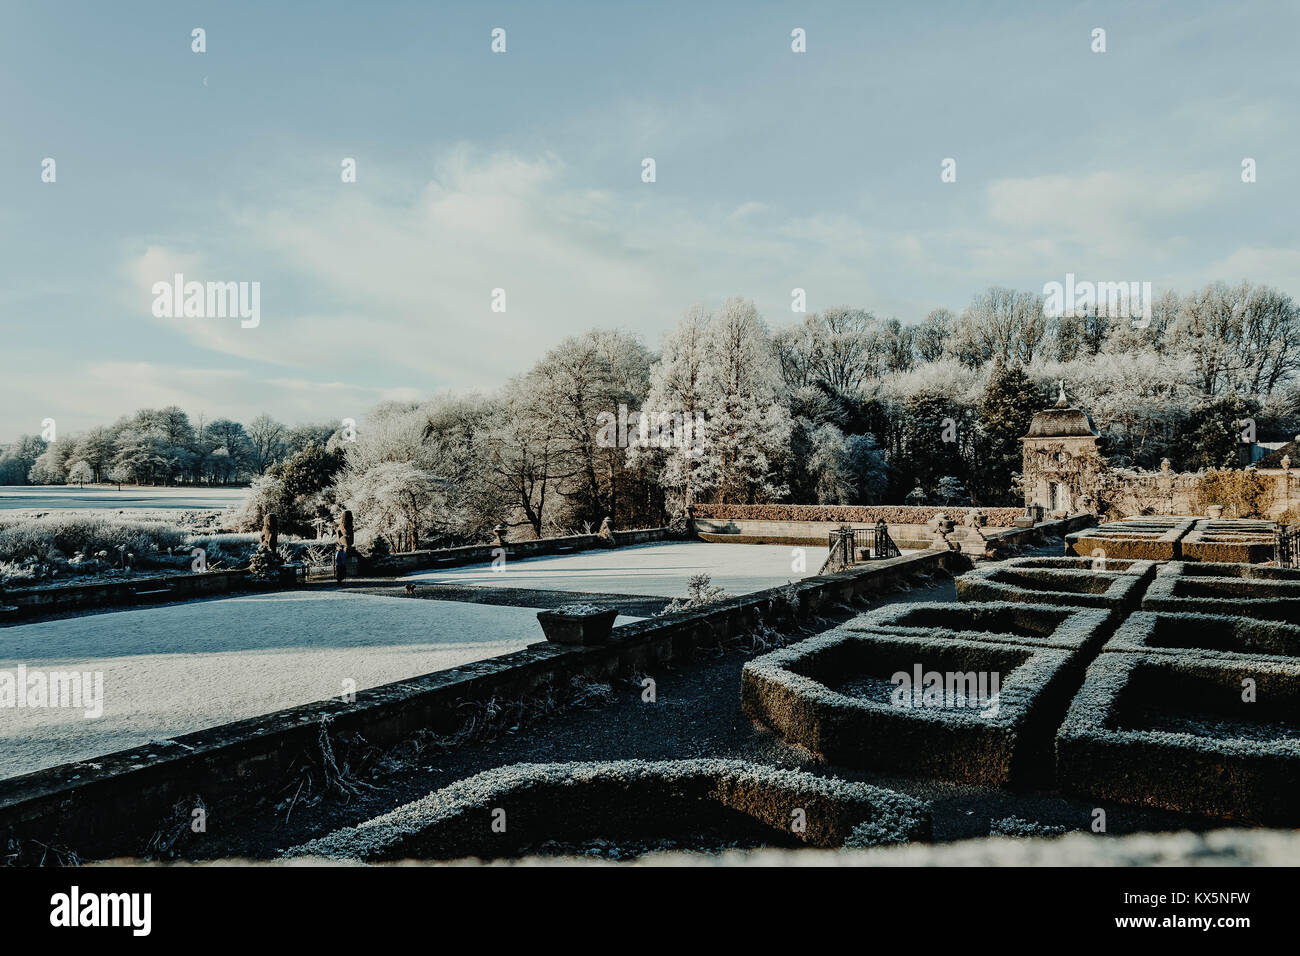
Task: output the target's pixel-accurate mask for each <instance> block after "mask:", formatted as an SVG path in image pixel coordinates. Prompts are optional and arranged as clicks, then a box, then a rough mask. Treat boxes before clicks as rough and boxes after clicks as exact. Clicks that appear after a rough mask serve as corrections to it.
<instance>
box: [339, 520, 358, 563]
mask: <svg viewBox="0 0 1300 956" xmlns="http://www.w3.org/2000/svg"><path fill="white" fill-rule="evenodd" d="M352 541H353V535H352V512H351V511H345V512H343V514H341V515H339V525H338V544H339V547H340V548H342V549H343V550H344V551H346V552H347V553H348V554H349V555H352V554H353V553H354V552H355V548H354V547H353V545H352Z"/></svg>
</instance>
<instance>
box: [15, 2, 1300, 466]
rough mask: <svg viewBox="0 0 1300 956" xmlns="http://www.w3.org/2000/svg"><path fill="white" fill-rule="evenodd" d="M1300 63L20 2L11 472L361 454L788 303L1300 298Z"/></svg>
mask: <svg viewBox="0 0 1300 956" xmlns="http://www.w3.org/2000/svg"><path fill="white" fill-rule="evenodd" d="M195 28H202V29H203V30H204V31H205V33H206V37H205V39H206V48H207V49H206V52H203V53H196V52H194V51H193V50H192V48H191V47H192V42H193V40H192V31H193V30H194V29H195ZM496 28H500V29H503V30H505V43H506V50H505V52H504V53H494V52H493V51H492V49H491V45H492V31H493V30H494V29H496ZM796 28H798V29H802V30H803V31H805V35H806V52H803V53H796V52H794V51H793V50H792V49H791V45H792V39H791V32H792V31H793V30H795V29H796ZM1097 28H1101V29H1104V30H1105V43H1106V50H1105V52H1104V53H1097V52H1093V49H1092V47H1093V45H1094V39H1093V31H1094V30H1095V29H1097ZM1297 35H1300V3H1295V2H1276V0H1272V2H1250V0H1244V2H1234V3H1232V4H1222V3H1198V2H1187V0H1183V2H1175V3H1159V2H1144V3H1141V4H1132V3H1127V2H1125V3H1113V4H1111V3H1078V4H1072V3H1063V2H1053V3H1048V4H1044V3H1040V2H1024V3H997V2H981V3H940V2H925V0H918V2H914V3H906V4H899V3H893V2H891V3H876V2H855V3H842V4H840V3H819V2H815V0H811V2H807V0H806V2H799V3H786V4H780V3H754V2H750V3H724V2H717V3H700V2H688V3H675V2H656V3H632V2H620V3H579V2H565V3H556V2H551V3H547V2H540V0H531V2H526V3H516V4H509V3H468V2H467V3H437V4H435V3H429V2H424V3H399V2H384V0H374V2H366V3H361V2H353V3H331V2H323V3H312V4H307V3H288V2H286V3H276V4H267V3H263V2H256V3H244V2H225V0H223V2H221V3H186V2H169V3H161V2H159V3H147V2H127V3H120V4H119V3H113V4H105V3H95V2H83V3H77V2H59V3H36V2H30V3H29V2H14V0H7V2H5V3H4V4H3V5H0V130H2V131H3V135H0V263H3V265H2V266H0V443H2V442H6V441H10V440H12V439H14V438H16V437H17V436H18V435H19V434H23V433H37V432H39V431H40V430H41V423H42V420H43V419H46V418H54V419H55V420H56V422H57V423H58V428H59V430H60V431H61V432H63V433H64V434H67V433H68V432H76V431H80V430H82V429H84V428H87V427H90V426H92V425H95V424H108V423H111V422H112V421H113V420H114V419H116V418H117V417H118V416H120V415H122V414H126V413H129V412H132V411H134V410H135V409H137V408H140V407H158V406H163V405H171V404H176V405H180V406H181V407H183V408H185V409H186V410H187V411H188V412H189V413H190V415H191V417H198V416H200V415H201V416H203V417H204V418H205V419H206V420H209V421H210V420H212V419H213V418H217V417H230V418H235V419H237V420H242V421H245V422H246V421H248V420H250V419H252V418H253V417H254V416H256V415H257V414H259V413H261V412H268V413H270V414H272V415H274V416H276V417H277V418H280V419H282V420H284V421H286V422H288V423H290V424H292V423H296V422H302V421H324V420H329V419H337V418H347V417H351V418H354V419H357V420H362V419H363V418H364V415H365V413H366V411H367V410H368V409H369V408H371V407H373V406H374V405H375V404H377V403H378V402H380V401H384V400H389V399H399V400H415V399H420V398H425V397H429V396H432V395H434V394H437V393H440V392H446V391H458V392H460V391H473V390H477V391H481V392H489V391H492V390H494V389H496V388H498V387H500V386H501V385H502V384H503V383H504V382H505V381H506V380H507V379H508V378H509V377H510V376H512V375H514V374H516V373H518V372H522V371H524V370H526V369H527V368H528V367H529V366H530V365H532V364H533V363H534V362H535V361H536V360H537V359H538V358H540V357H541V355H542V354H543V353H544V352H545V351H546V350H547V349H548V348H550V347H552V346H554V345H556V344H558V343H559V342H560V341H561V340H563V339H564V338H565V337H566V336H569V335H574V334H578V333H581V332H582V331H585V330H586V329H589V328H593V327H617V328H622V329H625V330H628V331H631V332H634V333H637V334H639V335H640V336H641V337H642V338H643V340H644V341H645V343H646V344H647V345H648V346H650V347H651V348H657V347H658V345H659V342H660V339H661V336H662V335H663V333H664V332H665V331H666V330H667V329H669V328H670V327H671V326H672V325H673V324H674V323H676V322H677V321H678V320H679V319H680V318H681V316H682V315H683V314H684V313H685V311H686V310H687V309H688V308H689V307H690V306H692V305H695V304H701V305H704V306H706V307H714V306H717V305H718V304H720V303H721V302H722V300H723V299H725V298H727V297H729V296H733V295H740V296H744V297H746V298H750V299H753V300H754V301H755V302H756V304H757V305H758V307H759V309H760V310H761V311H762V313H763V314H764V316H765V318H766V319H767V321H768V323H769V324H770V325H772V326H773V327H777V326H781V325H785V324H788V323H790V322H793V321H797V320H799V319H800V318H802V316H800V315H797V314H795V313H793V312H792V310H791V290H793V289H795V288H802V289H804V290H806V296H807V309H808V311H809V312H813V311H817V310H820V309H822V308H825V307H828V306H834V305H849V306H856V307H861V308H867V309H870V310H872V311H873V312H874V313H875V314H877V315H878V316H881V317H888V316H896V317H898V318H900V319H902V320H903V321H905V322H913V321H919V320H920V319H922V318H924V316H925V315H926V314H927V313H928V312H929V311H930V310H931V309H934V308H937V307H948V308H950V309H953V310H954V311H958V312H959V311H960V310H961V308H962V307H963V306H965V305H966V304H967V303H968V302H969V301H970V299H971V297H972V296H973V295H974V294H975V293H976V292H977V291H979V290H980V289H983V288H985V287H987V286H989V285H1005V286H1011V287H1013V288H1018V289H1026V290H1030V291H1035V292H1041V291H1042V288H1043V285H1044V284H1045V283H1047V282H1051V281H1058V282H1063V281H1064V279H1065V276H1066V274H1067V273H1074V274H1075V275H1076V276H1077V277H1078V278H1079V279H1081V280H1093V281H1149V282H1152V283H1153V285H1154V286H1155V288H1156V290H1157V294H1159V291H1160V290H1162V289H1167V288H1173V289H1177V290H1179V291H1184V292H1186V291H1190V290H1191V289H1194V288H1196V287H1199V286H1202V285H1204V284H1205V283H1207V282H1210V281H1213V280H1217V279H1222V280H1225V281H1228V282H1239V281H1241V280H1243V279H1246V280H1250V281H1252V282H1260V283H1267V284H1270V285H1274V286H1276V287H1278V288H1280V289H1282V290H1283V291H1285V292H1287V293H1288V294H1290V295H1292V296H1294V297H1296V298H1300V243H1297V234H1298V233H1300V217H1298V216H1297V199H1298V198H1300V172H1298V171H1297V166H1298V165H1300V123H1297V122H1296V119H1297V116H1296V114H1297V110H1298V109H1300V106H1297V104H1300V69H1297V67H1296V60H1295V37H1296V36H1297ZM1248 157H1249V158H1251V159H1253V160H1254V161H1255V168H1256V181H1255V182H1253V183H1244V182H1242V162H1243V159H1245V158H1248ZM46 158H51V159H53V160H54V161H55V181H54V182H44V181H42V171H43V161H44V160H45V159H46ZM345 158H351V159H354V160H355V162H356V182H348V183H345V182H343V181H342V177H341V169H342V163H343V160H344V159H345ZM646 158H653V160H654V161H655V181H654V182H644V181H643V177H642V170H643V160H644V159H646ZM948 158H952V159H954V160H955V161H956V181H955V182H943V181H942V179H941V171H942V164H943V162H944V160H945V159H948ZM176 273H181V274H183V275H184V276H185V279H186V280H187V281H200V282H209V281H212V282H227V281H229V282H258V283H259V284H260V285H259V289H260V296H261V301H260V304H261V309H260V322H259V323H258V324H257V326H256V327H250V328H244V327H242V324H241V322H240V321H239V320H238V319H237V318H218V317H195V316H190V317H184V316H180V317H157V316H155V314H154V310H153V305H154V294H153V292H152V288H153V285H154V283H156V282H159V281H171V279H172V277H173V276H174V275H175V274H176ZM494 289H504V290H505V306H506V307H505V311H504V312H497V311H493V309H492V303H493V290H494Z"/></svg>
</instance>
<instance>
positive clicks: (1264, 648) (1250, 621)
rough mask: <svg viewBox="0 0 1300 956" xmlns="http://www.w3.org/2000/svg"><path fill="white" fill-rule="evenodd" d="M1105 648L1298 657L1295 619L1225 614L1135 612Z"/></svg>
mask: <svg viewBox="0 0 1300 956" xmlns="http://www.w3.org/2000/svg"><path fill="white" fill-rule="evenodd" d="M1104 649H1105V650H1106V651H1108V652H1110V651H1122V652H1127V653H1139V654H1189V653H1190V654H1198V655H1200V656H1203V657H1248V658H1256V659H1257V658H1259V657H1261V656H1283V657H1300V624H1294V623H1287V622H1283V621H1267V620H1257V619H1254V618H1248V617H1232V616H1228V615H1226V614H1183V613H1175V612H1164V611H1161V612H1152V611H1136V612H1134V613H1133V614H1130V615H1129V616H1128V619H1127V620H1125V621H1124V623H1123V624H1121V625H1120V626H1119V628H1118V629H1117V630H1116V631H1115V633H1114V635H1112V637H1111V638H1110V640H1109V641H1107V642H1106V645H1105V648H1104Z"/></svg>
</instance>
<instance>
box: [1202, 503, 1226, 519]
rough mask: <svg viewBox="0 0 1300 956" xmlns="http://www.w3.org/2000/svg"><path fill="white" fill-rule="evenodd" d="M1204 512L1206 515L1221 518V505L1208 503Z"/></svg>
mask: <svg viewBox="0 0 1300 956" xmlns="http://www.w3.org/2000/svg"><path fill="white" fill-rule="evenodd" d="M1205 514H1206V516H1207V517H1210V518H1222V517H1223V505H1210V506H1209V507H1208V508H1206V509H1205Z"/></svg>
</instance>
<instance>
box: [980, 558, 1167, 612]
mask: <svg viewBox="0 0 1300 956" xmlns="http://www.w3.org/2000/svg"><path fill="white" fill-rule="evenodd" d="M1065 560H1076V561H1078V562H1079V565H1078V566H1077V568H1076V567H1069V566H1066V567H1062V566H1061V565H1060V562H1061V561H1065ZM1040 561H1047V562H1051V563H1043V564H1039V563H1035V562H1040ZM1154 571H1155V565H1154V564H1153V563H1152V562H1150V561H1136V560H1124V559H1120V560H1107V561H1106V563H1105V570H1092V564H1091V559H1085V558H1076V559H1063V558H1047V559H1039V558H1019V559H1012V560H1011V561H1004V562H1000V563H998V564H992V565H986V566H984V567H979V568H976V569H975V570H973V571H968V572H967V573H965V574H963V575H961V576H960V577H959V578H957V579H956V587H957V598H958V600H961V601H981V602H987V601H1013V602H1020V603H1027V604H1053V605H1061V606H1066V607H1103V608H1109V609H1112V610H1118V609H1121V608H1130V607H1135V606H1136V605H1137V603H1138V600H1139V599H1140V596H1141V594H1142V588H1143V587H1144V586H1145V584H1146V582H1147V580H1148V579H1149V578H1150V577H1151V575H1152V574H1153V573H1154Z"/></svg>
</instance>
